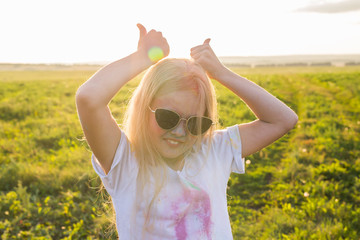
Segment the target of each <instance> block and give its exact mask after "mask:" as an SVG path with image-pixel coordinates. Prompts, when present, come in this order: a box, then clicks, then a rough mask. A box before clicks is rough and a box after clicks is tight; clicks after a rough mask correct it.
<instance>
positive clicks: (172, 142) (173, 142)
mask: <svg viewBox="0 0 360 240" xmlns="http://www.w3.org/2000/svg"><path fill="white" fill-rule="evenodd" d="M168 142H169V143H171V144H179V142H175V141H173V140H170V139H168Z"/></svg>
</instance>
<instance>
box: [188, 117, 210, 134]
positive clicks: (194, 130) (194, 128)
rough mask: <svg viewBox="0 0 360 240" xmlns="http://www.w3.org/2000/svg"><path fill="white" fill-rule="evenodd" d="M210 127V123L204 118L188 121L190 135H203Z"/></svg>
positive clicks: (192, 118)
mask: <svg viewBox="0 0 360 240" xmlns="http://www.w3.org/2000/svg"><path fill="white" fill-rule="evenodd" d="M199 121H201V130H200V131H199V125H198V124H199ZM211 125H212V121H211V119H209V118H205V117H191V118H190V119H189V121H188V129H189V132H190V133H191V134H192V135H200V134H203V133H205V132H206V131H207V130H209V128H210V127H211Z"/></svg>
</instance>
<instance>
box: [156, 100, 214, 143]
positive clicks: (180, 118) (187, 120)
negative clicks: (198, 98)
mask: <svg viewBox="0 0 360 240" xmlns="http://www.w3.org/2000/svg"><path fill="white" fill-rule="evenodd" d="M149 109H150V111H151V112H153V113H155V112H156V110H166V111H170V112H173V113H175V114H176V115H177V116H178V117H179V121H178V122H177V123H176V125H175V126H174V127H172V128H169V129H165V128H163V127H161V126H160V125H159V123H158V121H157V120H156V117H155V120H156V123H157V125H158V126H159V127H160V128H161V129H164V130H167V131H169V130H172V129H174V128H176V127H177V126H178V125H179V123H180V122H181V120H185V126H186V131H187V132H189V133H190V134H191V135H192V136H201V135H203V134H205V133H206V132H207V131H209V129H210V128H211V126H212V125H215V123H214V121H213V120H212V119H211V118H209V117H205V116H202V117H197V116H190V117H188V118H187V119H186V118H182V117H181V116H180V114H178V113H177V112H175V111H173V110H169V109H166V108H156V109H155V110H152V109H151V107H150V106H149ZM191 118H201V119H202V118H206V119H208V120H210V121H211V125H210V127H209V128H208V129H207V130H206V131H205V132H203V133H200V134H198V135H195V134H193V133H191V132H190V130H189V126H188V122H189V120H190V119H191Z"/></svg>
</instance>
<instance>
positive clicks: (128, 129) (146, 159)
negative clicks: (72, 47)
mask: <svg viewBox="0 0 360 240" xmlns="http://www.w3.org/2000/svg"><path fill="white" fill-rule="evenodd" d="M179 90H195V91H196V92H197V93H198V96H199V99H200V104H202V105H204V106H205V116H207V117H209V118H211V119H212V120H213V121H214V122H217V103H216V96H215V90H214V86H213V85H212V83H211V81H210V79H209V78H208V77H207V76H206V73H205V71H204V70H203V69H202V67H201V66H200V65H199V64H197V63H195V62H193V61H191V60H188V59H170V58H168V59H163V60H161V61H159V62H158V63H157V64H155V65H153V66H152V67H151V68H150V69H149V70H148V71H147V73H146V74H145V76H144V77H143V79H142V80H141V82H140V84H139V86H138V87H137V88H136V90H135V91H134V93H133V95H132V97H131V99H130V102H129V105H128V108H127V110H126V113H125V118H124V124H123V125H124V127H125V128H124V131H125V134H126V136H127V137H128V139H129V141H130V144H131V149H132V151H133V152H134V153H135V156H136V160H137V164H138V167H139V172H138V176H137V183H136V185H137V190H136V199H137V205H140V204H141V201H144V194H143V193H144V190H145V186H146V184H147V183H149V181H150V177H151V176H152V177H153V178H154V187H155V192H154V194H153V195H152V199H151V200H150V201H149V203H148V206H147V210H146V212H145V227H144V229H145V228H149V227H150V225H151V224H150V216H151V210H152V206H153V205H154V202H155V199H156V197H157V196H158V194H159V193H160V190H161V188H162V187H163V185H164V182H165V181H166V178H167V174H166V163H165V162H164V160H163V159H162V157H161V155H160V154H159V152H158V151H157V150H156V148H155V146H154V145H153V141H151V136H150V134H149V131H148V128H149V118H150V111H149V106H150V105H151V103H152V101H153V100H154V99H155V98H157V97H160V96H161V95H163V94H168V93H172V92H175V91H179ZM214 130H215V125H213V126H212V127H211V128H210V129H209V131H208V132H207V133H206V134H204V135H203V136H200V137H198V138H197V141H196V144H195V145H196V146H197V147H199V146H200V144H201V141H202V140H203V138H208V139H211V138H209V136H211V135H212V134H213V131H214ZM145 200H146V199H145ZM136 210H137V209H135V211H136ZM135 214H136V213H135ZM144 229H143V230H144Z"/></svg>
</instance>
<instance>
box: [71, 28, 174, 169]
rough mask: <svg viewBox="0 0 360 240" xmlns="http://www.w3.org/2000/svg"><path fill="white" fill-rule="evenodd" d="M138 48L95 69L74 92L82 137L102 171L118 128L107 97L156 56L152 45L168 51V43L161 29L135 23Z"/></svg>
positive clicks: (107, 166) (108, 164)
mask: <svg viewBox="0 0 360 240" xmlns="http://www.w3.org/2000/svg"><path fill="white" fill-rule="evenodd" d="M138 28H139V30H140V38H139V42H138V49H137V51H136V52H134V53H132V54H130V55H129V56H127V57H125V58H123V59H120V60H118V61H115V62H113V63H110V64H109V65H107V66H105V67H103V68H101V69H100V70H99V71H97V72H96V73H95V74H94V75H93V76H92V77H91V78H90V79H89V80H87V81H86V82H85V83H84V84H83V85H81V86H80V88H79V89H78V90H77V92H76V106H77V111H78V115H79V119H80V122H81V126H82V128H83V131H84V134H85V137H86V140H87V142H88V144H89V146H90V148H91V150H92V151H93V153H94V155H95V156H96V158H97V159H98V161H99V163H100V164H101V166H102V168H103V170H104V171H105V173H108V171H109V170H110V167H111V164H112V161H113V158H114V155H115V152H116V149H117V146H118V144H119V141H120V136H121V132H120V129H119V127H118V125H117V123H116V121H115V119H114V118H113V116H112V114H111V111H110V109H109V107H108V104H109V103H110V101H111V99H112V98H113V97H114V96H115V94H116V93H117V92H118V91H119V90H120V89H121V87H123V86H124V85H125V84H126V83H127V82H128V81H130V80H131V79H133V78H134V77H135V76H136V75H138V74H139V73H141V72H142V71H143V70H145V69H147V68H148V67H150V66H151V65H152V64H153V63H155V62H156V61H158V60H160V58H150V57H149V55H148V53H149V50H150V49H151V48H153V47H158V48H160V49H162V51H163V54H162V56H161V57H166V56H167V55H168V54H169V45H168V43H167V41H166V39H165V38H164V37H163V36H162V33H161V32H157V31H155V30H151V31H149V32H147V31H146V29H145V27H144V26H143V25H141V24H138Z"/></svg>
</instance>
